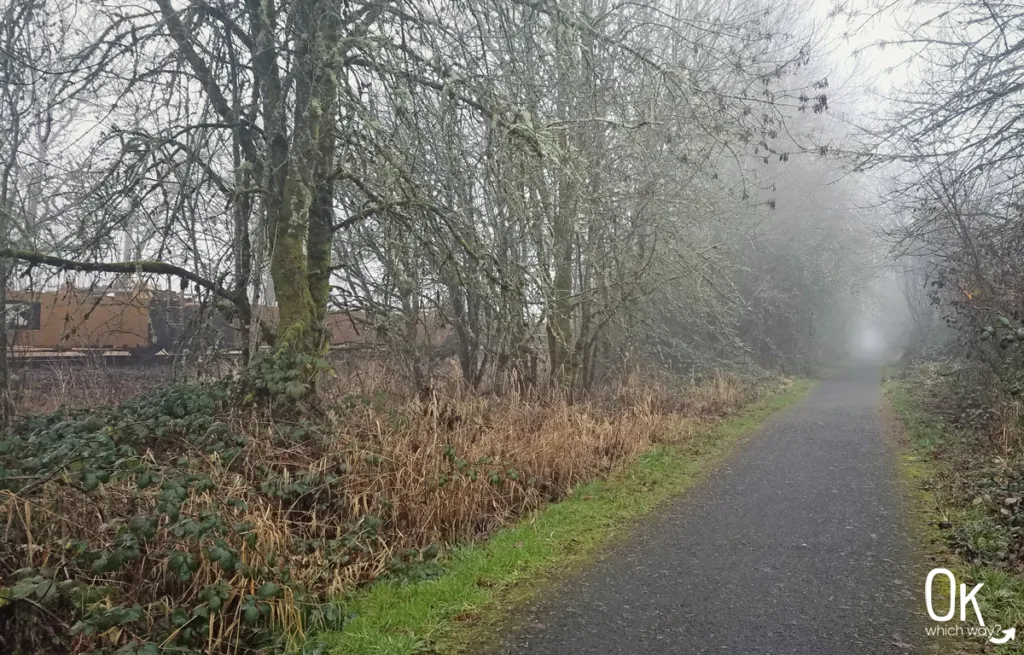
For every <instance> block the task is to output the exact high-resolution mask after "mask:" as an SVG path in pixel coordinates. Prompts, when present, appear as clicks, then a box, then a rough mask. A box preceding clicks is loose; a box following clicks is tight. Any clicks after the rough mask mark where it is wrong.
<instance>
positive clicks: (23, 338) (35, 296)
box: [7, 288, 150, 350]
mask: <svg viewBox="0 0 1024 655" xmlns="http://www.w3.org/2000/svg"><path fill="white" fill-rule="evenodd" d="M149 301H150V294H149V293H147V292H146V291H144V290H139V291H129V292H125V291H116V292H115V291H111V292H108V293H102V294H101V293H96V292H91V291H88V290H81V289H74V288H67V289H64V290H61V291H56V292H52V291H51V292H45V293H26V292H19V291H8V292H7V303H8V312H7V315H8V330H9V331H10V332H11V334H10V335H9V336H10V337H11V340H12V343H13V345H14V347H15V349H16V350H22V349H24V350H40V349H42V350H65V349H69V350H70V349H118V350H135V349H138V348H145V347H146V346H147V345H148V344H149Z"/></svg>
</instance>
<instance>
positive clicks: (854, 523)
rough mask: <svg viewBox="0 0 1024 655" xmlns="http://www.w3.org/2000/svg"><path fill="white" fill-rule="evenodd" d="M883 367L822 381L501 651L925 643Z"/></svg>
mask: <svg viewBox="0 0 1024 655" xmlns="http://www.w3.org/2000/svg"><path fill="white" fill-rule="evenodd" d="M879 377H880V371H879V369H878V367H876V366H867V365H864V366H858V367H854V368H851V369H849V370H847V371H845V372H843V373H841V374H839V375H836V376H834V377H832V378H830V379H828V380H825V381H823V382H821V383H820V384H819V385H818V386H817V387H816V388H815V389H814V390H813V391H812V392H811V394H810V395H809V396H808V398H807V399H805V400H804V401H803V402H802V403H800V404H799V405H796V406H794V407H791V408H790V409H788V410H786V411H784V412H782V413H781V414H779V415H777V416H776V417H774V418H773V419H771V420H770V421H769V422H768V423H767V424H766V425H765V426H764V427H762V428H761V433H760V434H758V435H756V436H755V437H753V438H752V439H751V441H749V442H748V443H747V444H746V445H744V446H741V448H740V449H739V451H738V452H737V453H735V454H734V455H732V456H731V458H730V459H729V460H727V461H726V463H725V464H724V465H723V466H722V467H721V468H720V469H719V470H718V471H716V472H715V473H714V474H713V475H712V476H711V478H710V479H709V480H708V481H707V482H706V483H704V484H703V485H701V486H699V487H697V488H695V489H693V490H691V491H690V492H689V493H688V494H686V495H685V496H683V497H681V498H680V499H678V500H676V501H674V502H672V503H670V504H669V505H667V506H666V507H664V508H663V509H662V510H661V511H659V512H658V513H657V514H656V515H655V516H654V517H653V518H651V519H650V520H649V521H647V522H645V523H643V524H641V525H640V526H638V528H637V532H636V534H635V535H634V536H633V537H632V538H631V539H629V540H628V541H626V542H624V543H622V544H619V545H618V546H616V547H615V548H614V549H613V550H612V551H611V552H610V553H608V554H607V556H606V557H604V558H603V559H602V560H601V561H600V562H598V563H596V564H595V565H594V566H593V567H592V568H591V569H589V570H588V571H586V572H585V573H582V574H581V575H579V576H577V577H575V578H572V579H570V580H568V581H566V582H565V583H564V584H562V585H560V586H559V587H558V588H557V589H555V590H552V591H551V592H549V593H547V594H544V595H543V596H544V597H542V598H539V599H537V600H536V601H535V602H534V604H533V605H532V606H530V607H528V608H527V609H525V610H523V615H522V616H520V617H516V623H517V624H518V627H517V628H515V629H512V630H511V634H510V636H509V637H508V640H507V641H506V642H505V643H504V644H503V645H502V646H501V647H499V648H498V649H497V651H496V652H500V653H531V654H545V653H552V654H554V653H557V654H559V655H564V654H570V653H595V654H596V653H602V654H614V653H652V654H654V653H694V654H696V653H716V654H729V655H741V654H746V653H772V654H777V655H804V654H806V655H842V654H846V653H851V654H852V653H856V654H863V653H896V654H900V653H918V652H930V650H931V649H925V648H923V647H922V646H923V642H924V641H925V638H924V623H923V622H922V619H921V618H920V613H921V612H923V607H924V601H923V587H924V572H923V571H924V569H923V568H922V567H921V566H919V564H920V562H919V561H918V560H917V558H916V556H915V555H914V552H915V551H914V548H913V547H912V543H913V542H912V541H911V539H910V537H909V536H908V530H907V529H906V526H905V519H906V518H907V516H906V509H905V499H904V498H903V497H902V496H901V488H900V483H899V480H898V473H897V471H896V468H895V457H896V454H895V453H894V451H893V445H892V443H891V441H890V437H888V436H887V435H886V432H885V423H884V419H883V416H882V405H881V391H880V385H879Z"/></svg>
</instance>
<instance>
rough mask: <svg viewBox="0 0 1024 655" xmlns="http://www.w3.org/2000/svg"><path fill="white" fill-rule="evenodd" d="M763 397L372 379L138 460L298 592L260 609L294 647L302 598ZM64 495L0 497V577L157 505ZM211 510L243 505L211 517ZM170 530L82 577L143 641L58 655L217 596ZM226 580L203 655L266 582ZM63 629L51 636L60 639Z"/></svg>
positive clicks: (107, 533) (377, 569) (213, 569)
mask: <svg viewBox="0 0 1024 655" xmlns="http://www.w3.org/2000/svg"><path fill="white" fill-rule="evenodd" d="M641 380H645V381H644V382H641ZM763 390H764V386H763V385H758V384H754V383H752V382H750V381H747V380H743V379H741V378H738V377H735V376H730V375H725V374H721V375H715V376H712V377H711V378H709V379H708V380H706V381H704V382H703V383H699V384H695V385H688V386H686V387H679V386H675V387H673V386H671V385H668V384H666V383H665V381H663V380H657V379H654V378H650V377H648V378H642V377H641V376H635V377H633V378H631V379H629V380H626V381H625V382H624V383H623V384H622V385H621V386H620V387H619V388H618V389H615V390H613V391H611V392H609V393H606V394H604V395H602V396H597V397H595V398H593V399H591V400H589V401H587V402H583V403H577V404H572V405H570V404H568V403H566V402H565V400H564V399H563V398H560V397H549V398H545V399H537V400H530V401H527V400H525V399H524V398H521V397H517V396H507V397H503V398H496V397H489V396H479V395H474V394H471V393H468V392H465V391H464V390H462V389H460V388H459V387H458V385H457V384H454V383H452V384H444V383H442V384H439V385H438V387H437V391H435V393H434V394H433V395H432V396H431V397H430V398H429V399H426V400H421V399H413V400H400V399H399V395H400V394H399V392H398V391H396V389H395V387H394V386H393V385H392V384H391V380H390V379H389V378H388V376H387V375H386V373H384V372H383V371H380V372H378V371H374V370H373V369H372V367H371V368H364V369H363V370H362V371H361V372H360V374H359V375H358V376H348V377H339V378H338V379H336V380H335V381H334V382H333V383H332V384H329V385H326V386H325V388H324V389H323V390H322V395H323V396H324V401H323V402H324V406H325V407H327V408H329V409H328V411H327V412H326V413H325V417H324V418H323V420H322V421H321V422H320V423H319V424H318V426H317V427H316V429H315V430H314V431H313V434H312V436H310V437H309V438H307V439H306V440H305V441H303V442H301V443H296V442H294V441H289V440H282V439H281V438H280V434H279V433H280V430H281V428H282V425H281V424H280V423H274V422H273V421H271V420H270V419H269V417H268V416H267V415H266V414H265V413H263V412H260V411H256V410H253V409H238V410H235V411H233V412H231V413H230V415H229V416H226V417H224V420H226V421H227V422H229V423H230V424H231V425H232V426H233V428H234V430H235V431H236V432H238V433H241V434H244V435H245V436H246V437H247V439H246V446H245V447H244V449H243V451H242V453H241V455H240V456H239V457H237V458H236V459H234V460H233V461H232V462H231V463H230V464H228V463H227V462H225V461H222V460H220V459H218V458H217V457H211V456H209V455H207V454H204V453H202V452H200V451H198V450H197V449H196V448H194V447H193V446H191V445H189V444H188V443H187V442H185V441H169V442H168V441H164V442H154V443H152V444H150V448H149V449H148V451H147V452H145V453H140V454H142V455H143V456H144V457H145V458H146V460H147V461H148V462H149V464H150V465H151V467H152V468H153V469H154V470H157V471H159V470H161V469H167V470H169V469H171V468H174V469H177V470H181V469H185V470H187V471H188V472H189V473H190V474H195V475H196V476H209V477H210V479H211V480H212V482H213V485H212V487H210V488H209V489H206V490H202V491H199V490H197V489H192V490H190V492H189V495H188V498H187V500H186V501H185V503H184V505H183V506H182V508H181V516H182V517H193V518H195V519H196V520H201V519H202V517H203V516H206V515H207V513H208V511H210V510H213V509H216V511H217V512H219V513H220V514H221V515H222V516H223V521H224V523H225V524H227V525H243V524H245V523H248V525H249V526H250V528H249V529H247V530H243V529H237V530H236V529H234V528H232V529H231V530H229V531H228V532H227V533H226V534H225V540H226V541H227V542H228V543H229V544H230V545H231V546H233V547H237V548H238V549H239V553H240V555H239V559H240V560H241V561H242V562H244V563H245V565H246V566H247V567H252V570H262V569H264V568H267V567H269V568H273V566H275V565H276V564H278V563H279V562H275V561H274V559H275V558H281V557H284V558H285V559H287V565H288V568H289V571H290V576H291V579H292V580H293V581H294V582H296V583H299V584H300V585H301V586H302V587H304V588H306V589H308V590H310V591H311V592H313V596H312V598H311V599H296V598H292V597H290V596H289V595H288V594H287V593H286V594H285V595H284V596H281V597H278V598H276V599H274V600H273V601H272V603H271V604H272V612H273V618H274V624H275V625H276V626H277V627H278V628H280V629H282V630H283V631H284V632H285V633H287V634H288V635H289V637H291V638H297V637H299V636H300V635H302V634H303V632H304V631H305V630H306V629H308V627H309V626H308V625H304V624H303V621H304V619H303V615H302V613H301V612H299V607H300V605H301V603H302V602H310V601H311V602H319V601H322V600H323V599H326V598H328V597H330V596H333V595H336V594H339V593H342V592H344V591H346V590H349V589H351V588H353V587H354V586H355V585H358V584H362V583H365V582H368V581H370V580H373V579H375V578H377V577H379V576H380V575H382V574H384V573H385V572H387V571H388V570H389V569H391V568H393V567H394V566H395V565H396V563H401V562H403V561H410V560H419V559H421V558H423V557H424V554H425V553H427V552H429V551H430V550H431V549H432V548H437V547H441V548H444V547H447V546H450V545H452V544H455V543H457V542H460V541H465V540H471V539H479V538H481V537H484V536H486V535H488V534H489V533H491V532H492V531H494V530H495V529H497V528H499V527H500V526H502V525H505V524H507V523H508V522H510V521H513V520H515V519H516V518H517V517H520V516H522V515H523V514H524V513H526V512H529V511H531V510H533V509H535V508H537V507H539V506H540V505H542V504H544V503H545V502H550V501H555V500H558V499H559V498H562V497H564V496H565V495H566V494H568V493H570V492H571V490H572V488H573V487H574V486H576V485H578V484H580V483H582V482H585V481H588V480H592V479H594V478H596V477H599V476H602V475H605V474H607V473H608V472H609V471H611V470H612V469H614V468H616V467H618V466H622V465H623V464H625V463H627V462H630V461H632V460H634V459H635V458H636V457H637V456H638V455H639V454H641V453H642V452H644V451H645V450H647V449H649V448H650V447H651V445H652V444H653V443H655V442H658V441H663V440H665V439H669V438H672V439H682V438H685V437H686V435H688V434H689V433H691V432H692V429H693V427H694V426H696V425H698V424H700V423H702V422H705V421H708V420H710V419H712V418H715V417H718V416H721V415H724V414H727V413H730V412H732V411H735V410H736V409H738V408H740V407H742V406H743V405H745V404H746V403H748V402H750V401H751V400H752V399H753V398H754V397H756V396H757V395H759V393H761V392H762V391H763ZM285 427H288V426H285ZM293 427H298V426H293ZM182 458H184V459H182ZM303 479H304V480H307V481H309V483H310V484H309V486H308V488H305V489H304V490H301V491H299V492H297V493H290V494H284V495H282V494H277V493H276V492H275V488H283V486H287V485H288V484H290V483H292V482H294V481H296V480H303ZM327 480H333V481H331V482H327ZM64 482H65V481H64V480H62V476H61V475H58V476H56V477H54V478H53V479H52V480H49V481H47V482H46V483H45V484H43V485H42V486H41V488H38V489H36V490H35V491H34V492H33V493H32V494H18V495H15V494H11V493H9V492H3V495H0V507H2V511H0V520H2V521H3V523H4V525H5V526H6V531H5V544H6V546H5V547H4V549H3V550H4V551H5V557H7V558H12V559H15V560H17V561H8V562H6V563H5V565H4V566H3V567H2V569H3V571H2V572H3V573H4V575H5V577H6V576H7V575H9V574H10V573H11V572H12V571H14V570H15V569H19V568H22V567H26V566H31V567H36V568H43V567H49V568H52V569H58V570H63V569H67V568H68V567H69V560H68V544H69V543H71V542H73V541H74V540H76V539H82V540H88V541H89V542H90V544H91V547H92V548H98V547H105V548H113V547H114V545H115V544H114V540H115V538H116V537H117V535H118V533H119V532H121V531H122V530H121V528H122V527H123V526H125V525H126V523H127V522H128V521H130V520H131V519H132V518H133V517H137V516H145V515H148V514H151V513H152V512H153V510H154V507H155V506H156V505H157V503H158V502H159V499H160V494H161V490H160V488H159V487H158V486H157V485H154V486H152V487H149V488H146V489H140V488H138V486H137V484H136V479H135V478H133V477H124V478H123V479H112V480H111V481H110V482H108V483H106V484H103V485H101V486H100V487H99V488H98V489H96V490H94V491H92V492H90V493H86V492H85V491H83V490H82V488H81V486H80V485H77V484H65V483H64ZM268 483H271V484H270V486H269V487H268V486H267V485H268ZM274 485H278V487H275V486H274ZM4 496H6V497H4ZM227 499H234V500H237V501H243V502H240V503H234V504H232V505H230V506H227V505H225V501H226V500H227ZM171 528H172V526H171V525H170V524H169V523H167V522H166V521H164V522H163V523H162V524H161V525H160V526H159V528H158V531H157V533H156V535H155V536H153V537H152V538H150V539H149V540H148V541H146V542H145V543H144V544H143V551H142V553H141V557H140V558H139V559H137V560H135V561H132V562H130V563H128V564H127V565H126V566H124V567H123V568H122V569H121V570H120V571H118V572H117V573H116V574H110V575H107V576H96V577H95V578H94V579H93V584H95V585H100V584H104V585H111V586H113V587H114V588H115V589H117V590H118V592H117V595H118V596H119V597H120V602H122V603H124V602H127V601H125V599H126V598H127V599H128V600H129V601H130V602H132V603H139V604H140V605H142V606H143V607H144V608H145V610H146V621H145V623H146V627H145V629H139V628H136V630H142V632H138V633H136V634H134V635H133V634H132V633H131V631H128V630H122V629H120V628H119V629H117V630H118V631H117V632H116V633H115V632H109V633H102V634H93V635H79V636H78V637H76V638H75V640H74V642H73V643H72V644H71V649H72V650H73V651H74V652H83V651H88V650H91V649H93V648H97V647H100V646H104V645H108V646H109V645H118V644H123V643H128V641H130V640H131V639H132V638H134V637H138V638H144V637H145V636H146V631H148V632H149V633H151V634H160V633H163V634H167V632H168V631H169V630H170V631H172V634H173V627H171V625H170V622H169V621H170V611H171V608H174V607H181V606H184V607H191V606H192V605H193V604H194V603H195V602H196V596H197V594H198V593H199V592H200V590H202V589H203V588H204V587H205V586H206V585H209V584H214V583H222V584H223V583H224V580H225V574H224V573H223V572H222V571H221V570H218V568H217V564H215V563H214V562H212V561H211V560H210V559H209V558H206V557H203V556H202V553H196V555H197V556H198V559H199V561H200V563H201V566H200V567H199V569H198V570H197V571H196V572H195V574H194V575H193V576H192V577H191V578H190V579H189V580H188V581H187V582H181V581H180V580H179V579H178V578H177V577H176V576H175V575H174V573H173V571H171V570H170V568H169V567H168V566H167V562H168V555H167V553H168V552H169V551H171V550H172V549H177V550H181V551H186V552H187V551H188V550H189V549H190V548H191V549H195V548H196V547H195V545H194V543H192V542H189V541H188V540H187V539H184V538H182V537H181V536H180V535H175V534H174V532H173V530H172V529H171ZM332 541H333V542H335V543H337V542H345V543H348V544H349V545H348V546H345V547H344V548H342V550H341V551H340V552H339V551H338V550H337V549H334V550H331V549H329V548H326V545H327V544H328V543H329V542H332ZM69 574H70V572H69ZM228 577H229V579H230V582H229V584H230V587H231V596H230V599H229V600H228V601H227V602H226V603H225V607H226V608H230V610H229V611H226V612H222V613H221V614H220V615H218V617H217V618H216V619H212V618H211V619H210V622H209V625H208V626H207V627H206V635H205V646H204V650H205V651H206V652H228V651H230V650H231V648H230V647H229V646H231V644H232V643H233V642H234V641H236V635H237V632H238V630H240V628H241V626H242V623H241V611H242V610H241V599H242V598H243V597H245V596H246V595H248V594H253V593H255V590H256V589H257V588H258V587H259V585H260V584H261V583H262V582H264V581H265V580H263V579H260V578H259V577H255V576H254V575H252V574H249V575H244V574H243V573H241V572H235V573H232V574H230V575H229V576H228ZM8 582H9V581H8ZM7 620H11V619H10V617H8V619H7ZM55 620H57V621H58V622H59V621H63V619H60V618H59V617H58V618H56V619H55ZM4 622H5V621H0V623H4ZM8 625H10V624H8ZM67 628H68V626H66V625H63V626H54V628H53V629H54V632H55V633H57V634H66V631H67ZM0 641H2V640H0ZM232 647H237V645H235V646H232Z"/></svg>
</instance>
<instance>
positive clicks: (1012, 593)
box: [885, 371, 1024, 655]
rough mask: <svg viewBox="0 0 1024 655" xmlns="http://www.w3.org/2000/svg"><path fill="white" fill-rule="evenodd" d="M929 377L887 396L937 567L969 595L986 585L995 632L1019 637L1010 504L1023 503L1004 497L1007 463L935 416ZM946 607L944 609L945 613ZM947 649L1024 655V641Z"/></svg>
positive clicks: (911, 375)
mask: <svg viewBox="0 0 1024 655" xmlns="http://www.w3.org/2000/svg"><path fill="white" fill-rule="evenodd" d="M894 372H895V371H894ZM921 375H922V373H921V372H920V371H917V372H915V371H902V372H900V377H896V378H892V377H890V378H889V379H887V381H886V382H885V392H886V396H887V397H888V399H889V402H890V405H891V406H892V408H893V411H894V413H895V415H896V417H897V418H898V419H899V421H900V423H901V425H902V428H903V435H904V445H905V452H904V455H903V463H902V464H903V466H902V468H903V470H904V473H905V476H906V478H907V479H908V480H909V481H911V483H912V484H913V488H914V496H915V504H916V509H917V510H918V512H920V513H921V514H923V516H924V519H925V520H924V521H923V522H922V523H925V524H926V525H924V526H923V529H924V535H923V536H924V539H923V541H925V542H926V548H927V549H928V550H929V551H930V553H929V554H930V556H931V558H932V559H933V560H934V562H935V563H934V566H936V567H938V566H942V567H945V568H948V569H950V570H951V571H953V573H954V575H955V576H956V578H957V581H958V583H959V582H963V583H966V584H967V585H968V587H969V588H970V587H973V586H974V585H976V584H978V583H983V584H984V587H983V589H982V591H980V592H979V594H978V596H977V599H978V605H979V607H980V609H981V612H982V616H983V617H984V618H985V624H986V626H987V627H994V626H999V627H1000V628H1010V627H1014V626H1016V627H1017V629H1018V631H1019V630H1021V629H1022V628H1024V576H1022V575H1021V574H1020V573H1019V572H1018V571H1017V568H1018V567H1016V566H1014V565H1012V564H1011V563H1010V560H1011V557H1010V555H1011V550H1012V548H1013V544H1014V542H1015V541H1017V540H1018V539H1019V536H1018V528H1016V527H1014V526H1013V525H1012V524H1013V523H1014V522H1015V521H1013V520H1009V521H1008V520H1007V512H1009V510H1007V509H1006V508H1007V507H1010V505H1007V503H1006V500H1007V499H1008V498H1010V499H1012V498H1014V497H1015V495H1011V496H1006V495H1003V494H1001V493H999V491H998V488H999V487H1003V488H1005V487H1006V482H1007V478H1009V477H1010V476H1008V475H1007V472H1006V471H1005V470H1003V471H1001V470H1000V469H1005V468H1006V462H1005V460H1003V458H1001V457H993V454H994V453H992V452H991V451H990V449H988V448H987V447H986V445H985V443H984V440H982V439H980V438H979V436H978V435H975V434H971V433H968V432H965V431H960V430H955V429H953V428H951V427H950V426H948V425H947V424H945V423H944V422H943V421H942V420H940V419H938V418H936V417H935V416H934V415H933V414H931V413H930V412H929V411H928V410H927V406H928V402H927V399H926V398H925V394H924V392H922V391H921V389H922V388H923V385H922V384H921V380H920V376H921ZM1013 504H1015V503H1013ZM941 587H942V585H938V587H937V589H940V588H941ZM946 602H947V601H946V600H945V599H943V600H937V601H936V604H937V610H938V611H939V612H943V611H945V607H947V605H946ZM958 611H959V610H958ZM935 625H938V624H935ZM947 625H950V626H953V625H956V624H955V622H951V623H949V624H947ZM996 634H997V635H998V634H1001V631H1000V630H997V632H996ZM943 646H944V647H945V650H946V652H955V653H974V652H985V653H998V654H1000V655H1003V654H1008V653H1024V644H1022V643H1021V635H1019V636H1018V638H1017V640H1016V641H1011V642H1009V643H1008V644H1006V645H1004V646H993V645H990V644H986V643H985V641H984V639H982V638H970V637H962V636H956V637H950V638H947V639H946V640H945V641H944V642H943Z"/></svg>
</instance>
